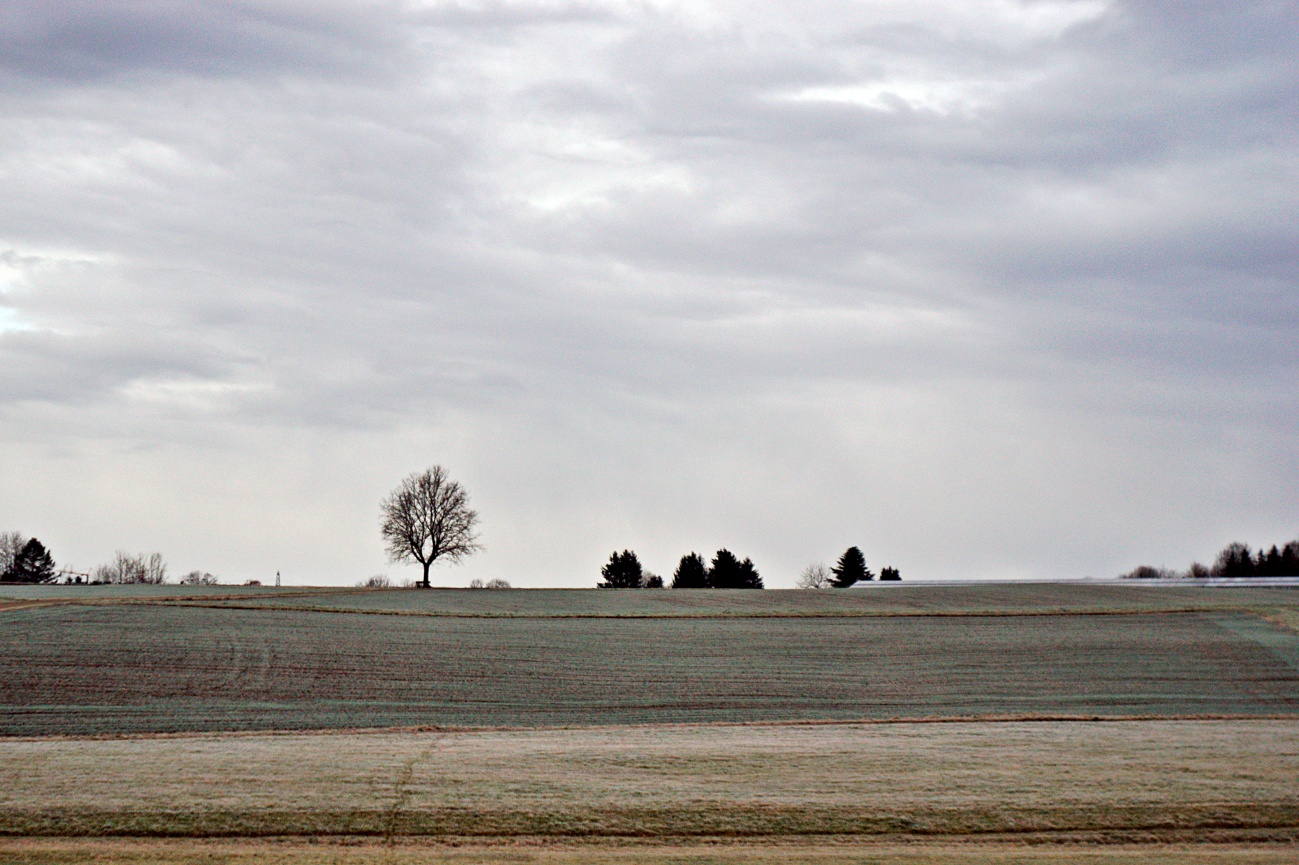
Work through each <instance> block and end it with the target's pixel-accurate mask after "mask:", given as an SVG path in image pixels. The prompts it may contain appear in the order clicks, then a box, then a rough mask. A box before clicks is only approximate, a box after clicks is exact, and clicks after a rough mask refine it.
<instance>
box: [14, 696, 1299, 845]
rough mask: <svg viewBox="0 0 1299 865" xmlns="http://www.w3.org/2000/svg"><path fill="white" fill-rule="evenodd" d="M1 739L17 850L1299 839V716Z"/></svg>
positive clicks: (1159, 842)
mask: <svg viewBox="0 0 1299 865" xmlns="http://www.w3.org/2000/svg"><path fill="white" fill-rule="evenodd" d="M0 748H3V751H4V756H5V759H4V761H3V763H2V764H0V765H2V766H3V775H0V832H2V833H3V834H4V835H5V836H7V839H6V840H3V841H0V862H20V861H21V862H48V863H56V862H57V863H64V862H69V863H70V862H88V861H105V862H122V863H155V862H157V863H161V862H186V863H188V862H196V863H197V862H211V863H215V862H230V863H235V862H253V861H259V862H285V863H316V862H321V863H323V862H338V863H352V862H355V863H387V862H391V863H406V862H427V863H444V862H445V863H460V862H464V863H471V862H483V863H487V862H493V863H495V862H538V863H542V862H552V863H588V862H589V863H594V862H648V863H658V862H663V863H685V862H697V863H704V862H715V863H731V862H737V863H738V862H806V863H827V865H828V863H840V862H843V863H847V862H857V863H862V862H876V861H878V862H885V861H888V862H915V863H923V862H933V863H939V862H977V863H982V862H1098V863H1099V862H1114V863H1126V862H1137V861H1142V862H1163V861H1167V862H1186V861H1195V862H1224V863H1225V862H1259V863H1264V862H1267V863H1270V862H1293V861H1295V859H1296V856H1297V855H1299V847H1296V844H1295V841H1296V838H1297V837H1299V792H1297V791H1296V785H1295V779H1296V778H1299V722H1296V721H1293V720H1234V721H1110V722H1106V723H1088V722H1058V721H1057V722H1005V723H988V722H954V723H944V724H906V723H903V724H831V725H774V724H769V725H759V726H753V725H677V726H655V725H646V726H639V727H635V726H621V727H604V728H589V729H564V730H514V731H477V732H423V733H414V732H411V733H405V732H400V733H379V732H375V733H363V734H357V733H335V734H323V735H239V736H227V735H222V734H204V735H193V736H173V737H165V738H151V737H140V738H119V739H87V740H78V739H63V740H47V739H14V740H7V741H4V742H3V743H0ZM105 767H112V770H111V772H106V771H105ZM32 803H40V806H39V807H33V804H32ZM69 836H82V837H69ZM146 839H147V840H146Z"/></svg>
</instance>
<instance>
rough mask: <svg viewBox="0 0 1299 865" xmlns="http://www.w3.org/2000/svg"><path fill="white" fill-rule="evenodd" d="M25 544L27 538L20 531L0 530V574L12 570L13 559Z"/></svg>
mask: <svg viewBox="0 0 1299 865" xmlns="http://www.w3.org/2000/svg"><path fill="white" fill-rule="evenodd" d="M25 546H27V539H26V538H25V537H23V534H22V532H0V574H7V573H9V572H10V571H12V570H13V567H14V560H15V559H17V558H18V554H19V553H21V552H22V551H23V547H25Z"/></svg>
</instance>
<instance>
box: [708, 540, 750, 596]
mask: <svg viewBox="0 0 1299 865" xmlns="http://www.w3.org/2000/svg"><path fill="white" fill-rule="evenodd" d="M708 587H709V588H710V589H761V588H762V587H763V586H762V577H761V576H759V575H758V569H757V568H755V567H754V566H753V560H752V559H748V558H746V559H745V560H744V561H740V560H739V559H737V558H736V557H735V554H734V553H732V552H731V551H730V550H727V549H721V550H718V551H717V555H715V556H713V564H712V567H710V568H709V569H708Z"/></svg>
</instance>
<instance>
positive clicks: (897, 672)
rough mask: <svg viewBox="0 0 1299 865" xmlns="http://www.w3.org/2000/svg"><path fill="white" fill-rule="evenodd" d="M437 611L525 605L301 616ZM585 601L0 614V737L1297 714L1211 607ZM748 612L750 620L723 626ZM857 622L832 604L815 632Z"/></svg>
mask: <svg viewBox="0 0 1299 865" xmlns="http://www.w3.org/2000/svg"><path fill="white" fill-rule="evenodd" d="M438 594H445V595H448V596H452V597H460V598H465V599H469V600H471V601H476V600H477V599H478V598H484V599H486V600H485V601H483V602H481V603H501V602H499V601H495V600H494V597H495V596H506V602H507V603H508V600H509V599H508V596H509V595H516V596H527V595H529V594H531V593H530V592H469V591H464V592H448V593H421V592H381V593H363V594H355V595H346V596H339V595H335V594H326V595H322V596H321V597H323V598H324V599H326V600H330V599H339V600H349V599H350V600H356V601H363V600H366V599H368V598H370V597H372V596H374V597H377V598H379V600H381V601H382V600H385V599H387V598H395V599H397V601H399V602H401V601H405V600H406V599H407V598H413V599H414V600H412V601H409V602H407V603H409V604H414V603H416V602H417V601H418V600H419V599H420V598H421V597H426V596H429V595H438ZM569 594H571V595H575V594H578V593H569ZM584 594H585V595H587V596H588V597H591V598H594V599H599V600H597V601H596V603H604V604H605V605H606V606H605V609H606V610H610V609H612V610H614V613H613V614H607V615H586V616H573V615H569V614H567V613H565V614H563V615H551V616H546V615H537V616H507V617H491V616H465V615H459V614H450V615H438V614H430V615H418V616H415V615H376V614H372V612H366V611H343V612H339V611H335V612H328V613H326V612H318V611H304V610H297V609H280V608H278V607H277V606H276V605H275V604H270V605H268V606H267V607H266V608H258V609H250V608H248V606H247V605H246V604H243V603H237V604H235V605H234V606H229V607H223V606H221V605H220V604H219V603H204V604H202V605H193V604H192V603H188V602H180V603H171V602H169V603H139V602H134V601H130V602H127V601H125V600H124V601H123V602H119V603H102V602H99V603H93V604H85V603H53V604H47V605H39V606H27V607H20V608H16V609H10V610H7V611H0V620H2V621H3V628H2V629H0V681H2V682H3V690H0V733H3V734H5V735H41V734H66V735H83V734H103V733H110V734H112V733H148V732H178V731H220V730H271V729H343V728H360V727H394V726H445V727H498V726H523V727H531V726H555V725H561V726H562V725H586V724H626V723H637V724H640V723H662V722H671V723H688V722H719V721H722V722H735V721H780V720H828V719H836V720H851V719H858V718H877V719H886V718H930V717H954V718H962V717H965V718H968V717H981V716H1030V717H1074V716H1092V715H1097V716H1161V717H1182V716H1200V715H1213V716H1220V715H1233V716H1234V715H1242V716H1269V715H1286V714H1292V713H1295V712H1296V711H1299V634H1295V633H1294V632H1292V631H1289V630H1286V629H1284V628H1282V627H1279V626H1277V625H1275V624H1272V623H1269V622H1268V621H1266V620H1264V619H1262V618H1259V617H1258V616H1256V615H1253V614H1251V613H1248V612H1243V611H1240V610H1238V609H1235V608H1233V607H1232V606H1231V605H1224V606H1223V607H1222V609H1221V611H1217V610H1209V611H1205V612H1167V613H1153V612H1143V611H1142V609H1143V608H1141V607H1138V608H1136V609H1135V610H1126V611H1125V610H1121V609H1120V610H1114V611H1111V612H1108V613H1087V614H1082V613H1078V612H1075V613H1065V614H1059V613H1056V614H1045V613H1043V612H1042V611H1041V610H1038V611H1035V612H1034V613H1033V614H1017V615H1008V614H1001V615H988V614H982V615H977V614H969V612H970V609H979V608H981V605H984V604H986V603H987V598H986V597H978V598H976V599H974V603H975V604H977V605H979V606H971V607H970V609H966V610H964V611H963V614H960V615H954V613H957V612H962V611H961V609H960V608H959V607H957V606H955V605H954V604H953V603H952V602H951V601H950V599H948V600H947V602H946V605H945V606H944V607H943V612H944V613H945V614H943V615H932V614H930V615H914V614H911V613H904V614H892V615H870V616H862V615H821V616H809V615H803V614H786V615H779V614H776V613H775V612H773V610H779V609H781V607H780V606H778V605H773V604H769V603H768V602H766V601H765V596H767V595H774V596H776V598H777V601H778V602H779V601H785V603H786V604H787V607H788V606H793V605H795V603H801V602H802V596H812V595H815V596H818V597H824V598H828V599H829V600H830V601H836V600H838V598H839V597H841V596H842V595H844V594H846V593H833V594H832V593H828V592H822V593H813V592H787V593H776V592H772V593H761V592H749V593H722V592H711V593H706V592H682V593H680V594H683V595H693V596H706V597H705V601H711V600H712V599H711V597H708V596H712V595H727V594H737V595H749V596H750V597H749V598H744V597H740V598H739V599H738V600H730V601H727V600H726V599H723V601H722V602H725V603H728V604H730V606H728V607H727V608H726V610H725V613H724V614H720V613H719V614H717V615H693V614H692V615H681V616H635V615H630V616H628V615H623V614H621V613H619V612H618V611H619V610H620V609H622V608H620V607H618V606H616V605H617V604H625V606H627V607H630V608H632V609H639V608H640V605H641V604H643V603H644V602H643V601H642V600H641V596H643V595H650V594H658V595H663V594H671V593H664V592H658V593H650V592H623V593H611V592H597V591H588V592H585V593H584ZM782 594H783V595H784V596H785V597H784V598H781V595H782ZM862 594H869V593H868V592H863V593H862ZM882 594H883V593H882ZM610 597H612V601H604V600H603V599H604V598H610ZM624 598H625V599H626V601H623V600H622V599H624ZM758 598H762V603H766V604H767V606H765V607H764V609H763V612H762V614H760V615H743V614H741V613H739V612H737V611H736V608H737V607H743V604H744V603H746V602H751V603H757V602H758V600H757V599H758ZM299 600H300V599H299ZM1140 600H1142V601H1144V602H1147V603H1149V602H1150V601H1152V600H1157V599H1155V598H1152V597H1150V596H1142V597H1141V598H1140ZM518 603H519V604H520V605H522V604H523V603H525V602H523V601H519V602H518ZM822 603H825V602H824V601H822ZM857 603H859V601H858V598H857V597H856V596H849V597H848V598H846V599H845V600H844V601H843V602H842V603H841V607H840V608H839V609H837V610H831V612H843V611H844V610H848V611H852V610H855V609H857V607H856V606H855V604H857ZM1087 603H1088V604H1091V603H1094V600H1093V599H1091V598H1088V599H1087ZM787 607H786V608H787ZM1048 609H1054V607H1050V608H1048ZM1268 609H1272V607H1268Z"/></svg>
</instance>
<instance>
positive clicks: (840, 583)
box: [830, 547, 875, 589]
mask: <svg viewBox="0 0 1299 865" xmlns="http://www.w3.org/2000/svg"><path fill="white" fill-rule="evenodd" d="M830 572H831V573H832V574H834V585H835V588H837V589H846V588H848V587H849V586H851V585H853V584H854V583H858V582H861V581H863V580H873V579H875V575H874V574H872V573H871V572H870V569H869V568H867V567H866V557H865V556H864V555H862V551H861V550H860V549H858V548H857V547H849V548H848V549H846V550H844V551H843V555H842V556H840V557H839V563H838V564H837V565H835V566H834V567H833V568H831V569H830Z"/></svg>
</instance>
